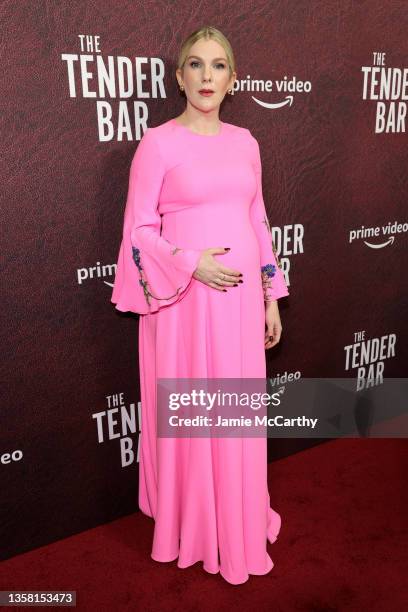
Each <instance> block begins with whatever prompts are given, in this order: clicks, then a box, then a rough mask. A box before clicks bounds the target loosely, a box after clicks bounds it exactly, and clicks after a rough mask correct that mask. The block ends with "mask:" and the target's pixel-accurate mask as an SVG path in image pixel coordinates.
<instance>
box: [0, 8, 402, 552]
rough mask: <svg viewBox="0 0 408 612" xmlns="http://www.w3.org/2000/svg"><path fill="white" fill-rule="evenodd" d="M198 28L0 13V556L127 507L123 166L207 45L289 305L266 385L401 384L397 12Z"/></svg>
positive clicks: (218, 22) (204, 20)
mask: <svg viewBox="0 0 408 612" xmlns="http://www.w3.org/2000/svg"><path fill="white" fill-rule="evenodd" d="M192 8H193V10H192ZM196 8H197V10H195V8H194V3H193V4H191V2H185V1H182V2H176V3H169V4H168V5H166V3H162V2H154V1H149V2H145V1H141V0H140V1H136V2H135V1H130V0H129V1H124V0H120V1H118V2H115V3H112V2H108V1H106V0H100V1H98V2H97V3H95V2H90V1H88V0H84V1H83V2H80V3H60V2H41V3H38V2H31V3H30V2H17V3H10V2H6V3H5V5H4V7H3V9H2V18H3V39H2V40H3V44H2V48H1V54H2V71H1V79H2V96H1V106H2V120H3V121H2V125H3V129H2V149H3V155H2V158H3V163H2V181H1V182H2V201H3V206H2V227H3V241H2V270H3V284H2V287H3V291H2V309H1V311H2V318H3V324H2V344H1V346H2V353H3V376H2V392H3V393H2V396H3V399H2V405H1V446H0V455H1V465H0V469H1V476H2V486H1V491H2V516H1V538H0V541H1V549H2V551H1V556H2V558H7V557H10V556H12V555H15V554H17V553H20V552H23V551H26V550H30V549H33V548H35V547H37V546H40V545H43V544H46V543H48V542H52V541H55V540H57V539H60V538H64V537H66V536H68V535H70V534H73V533H77V532H80V531H82V530H85V529H87V528H90V527H93V526H96V525H98V524H102V523H105V522H107V521H111V520H113V519H115V518H117V517H119V516H121V515H126V514H128V513H131V512H134V511H135V510H137V508H138V506H137V491H138V443H139V435H140V425H141V424H140V420H139V412H140V390H139V366H138V316H137V315H132V314H121V313H119V312H118V311H117V310H115V307H114V305H113V304H112V303H111V302H110V297H111V292H112V286H113V280H114V276H115V264H116V261H117V256H118V250H119V245H120V240H121V232H122V223H123V212H124V206H125V201H126V194H127V188H128V176H129V169H130V163H131V160H132V157H133V154H134V152H135V149H136V147H137V145H138V142H139V140H140V138H141V136H142V135H143V133H144V131H145V129H146V127H147V126H156V125H159V124H161V123H163V122H164V121H166V120H168V119H169V118H171V117H175V116H176V115H178V114H180V113H181V112H182V110H183V109H184V107H185V98H184V97H183V95H182V94H181V93H180V92H179V88H178V84H177V81H176V78H175V70H176V58H177V55H178V51H179V46H180V44H181V42H182V40H183V39H184V38H185V37H186V36H187V35H188V34H189V33H190V32H192V31H193V30H195V29H197V28H199V27H200V26H202V25H205V24H211V25H215V26H216V27H218V28H219V29H221V30H222V31H223V32H224V33H225V34H226V36H227V37H228V38H229V39H230V41H231V43H232V46H233V49H234V52H235V55H236V62H237V73H238V80H237V82H236V88H235V95H234V96H226V99H225V101H224V103H223V107H222V111H221V119H222V120H223V121H225V122H229V123H233V124H237V125H241V126H243V127H247V128H249V129H250V130H251V132H252V133H253V134H254V136H255V137H256V138H257V139H258V142H259V144H260V148H261V155H262V162H263V193H264V199H265V203H266V207H267V211H268V216H269V219H270V221H271V225H272V226H273V227H272V229H273V238H274V242H275V245H276V248H277V251H278V253H279V256H280V260H281V262H282V266H283V268H284V271H285V274H286V278H287V282H288V284H289V289H290V296H289V297H288V298H284V299H282V300H280V302H279V305H280V311H281V318H282V324H283V336H282V340H281V342H280V344H279V345H278V346H277V347H276V348H274V349H272V350H270V351H268V352H267V359H268V377H270V379H271V381H272V383H276V384H281V383H283V382H286V381H287V380H291V379H297V378H300V377H334V376H337V377H343V376H344V377H349V376H359V377H365V376H367V375H373V374H376V373H381V375H382V376H385V377H393V376H394V377H397V376H400V377H401V376H404V375H406V363H407V360H408V348H407V346H408V342H407V335H406V331H407V323H406V319H407V312H408V304H407V274H406V270H407V263H408V262H407V230H408V223H407V214H406V210H407V184H408V178H407V177H408V173H407V168H408V149H407V121H408V118H407V99H408V57H407V54H408V38H407V32H406V23H407V21H406V3H405V2H404V1H403V0H401V1H400V2H398V1H394V2H392V3H387V2H385V3H384V2H383V1H382V0H371V1H370V2H368V1H366V2H364V1H362V2H358V3H356V2H349V1H344V2H340V3H339V2H338V1H337V0H324V1H323V0H322V1H317V2H309V1H307V0H301V1H299V0H288V1H287V2H274V1H269V0H268V1H267V0H265V1H259V0H258V1H257V0H255V1H253V2H251V3H250V4H248V3H247V2H243V1H242V0H238V1H237V0H236V1H235V2H225V3H222V4H221V5H220V4H216V5H214V3H212V2H204V3H200V5H199V7H198V5H197V7H196ZM220 9H222V10H220ZM379 346H383V347H384V346H385V347H389V348H390V350H383V351H379V350H378V347H379ZM163 350H165V349H163ZM367 355H369V358H367ZM271 442H272V440H270V441H269V443H270V445H271ZM308 442H309V444H310V441H308ZM314 442H315V441H314ZM302 448H305V440H290V441H289V440H283V439H278V440H273V444H272V445H271V446H270V449H269V450H270V457H269V459H270V460H273V459H274V458H276V457H282V456H284V455H285V454H288V453H289V452H295V451H298V450H300V449H302Z"/></svg>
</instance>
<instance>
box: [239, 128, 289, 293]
mask: <svg viewBox="0 0 408 612" xmlns="http://www.w3.org/2000/svg"><path fill="white" fill-rule="evenodd" d="M249 134H250V138H251V146H252V161H253V166H254V169H255V174H256V181H257V191H256V194H255V197H254V199H253V201H252V203H251V207H250V217H251V223H252V225H253V227H254V230H255V233H256V235H257V238H258V243H259V250H260V276H261V280H262V287H263V291H264V301H265V302H270V301H272V300H277V299H279V298H282V297H284V296H286V295H289V290H288V286H287V284H286V281H285V277H284V274H283V272H282V265H281V263H280V261H279V257H278V254H277V252H276V249H275V245H274V243H273V240H272V232H271V228H270V225H269V220H268V216H267V214H266V209H265V203H264V199H263V194H262V163H261V156H260V151H259V144H258V141H257V140H256V138H254V137H253V136H252V134H251V133H250V132H249Z"/></svg>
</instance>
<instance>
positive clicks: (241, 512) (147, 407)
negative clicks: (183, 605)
mask: <svg viewBox="0 0 408 612" xmlns="http://www.w3.org/2000/svg"><path fill="white" fill-rule="evenodd" d="M209 247H230V249H231V250H230V251H229V252H228V253H226V254H220V255H216V256H215V259H217V260H218V261H219V262H221V263H222V264H224V265H226V266H228V267H232V268H234V269H236V270H238V271H240V272H242V274H243V277H242V278H243V281H244V282H243V283H242V284H238V286H237V287H230V288H228V289H227V292H222V291H218V290H216V289H213V288H211V287H209V286H208V285H206V284H205V283H202V282H200V281H199V280H197V279H195V278H193V276H192V275H193V273H194V270H195V269H196V267H197V265H198V260H199V258H200V254H201V251H202V250H204V249H207V248H209ZM278 263H279V262H278V261H277V259H276V258H275V255H274V249H273V246H272V237H271V233H270V227H269V223H268V219H267V215H266V212H265V206H264V201H263V196H262V171H261V160H260V152H259V146H258V142H257V140H256V139H255V138H254V137H253V136H252V134H251V132H250V131H249V130H248V129H246V128H242V127H239V126H236V125H233V124H230V123H225V122H221V129H220V131H219V132H218V133H217V134H215V135H202V134H196V133H195V132H193V131H192V130H190V129H189V128H187V127H185V126H182V125H181V124H179V123H178V122H177V121H176V120H175V119H170V120H169V121H166V122H165V123H163V124H162V125H159V126H158V127H154V128H148V129H147V131H146V132H145V134H144V136H143V138H142V139H141V141H140V143H139V145H138V147H137V149H136V152H135V155H134V158H133V161H132V165H131V171H130V178H129V190H128V197H127V204H126V210H125V215H124V226H123V238H122V243H121V246H120V251H119V257H118V264H117V270H116V278H115V285H114V289H113V294H112V302H113V303H115V304H116V308H117V309H118V310H120V311H131V312H136V313H139V314H140V319H139V357H140V358H139V364H140V384H141V404H142V419H141V452H140V464H139V474H140V481H139V506H140V509H141V510H142V512H144V513H145V514H147V515H148V516H150V517H153V518H154V520H155V529H154V537H153V546H152V553H151V556H152V557H153V559H155V560H157V561H172V560H174V559H177V558H178V562H177V564H178V566H179V567H183V568H184V567H187V566H189V565H192V564H194V563H196V562H197V561H202V562H203V567H204V569H205V570H206V571H208V572H211V573H216V572H218V571H219V572H220V573H221V575H222V576H223V578H224V579H225V580H227V581H228V582H230V583H232V584H241V583H243V582H246V581H247V580H248V577H249V574H258V575H259V574H266V573H267V572H269V571H270V570H271V569H272V567H273V562H272V559H271V558H270V556H269V554H268V553H267V539H268V540H269V541H270V542H274V541H275V540H276V537H277V535H278V533H279V530H280V525H281V518H280V515H279V514H278V513H277V512H275V511H274V510H273V509H272V508H271V506H270V496H269V492H268V485H267V440H266V438H265V437H263V438H259V437H258V438H249V437H247V438H231V437H230V438H214V437H208V438H162V437H157V435H156V426H157V425H156V380H157V379H158V378H265V377H266V362H265V348H264V333H265V306H264V290H265V291H266V293H267V294H268V296H269V297H271V298H276V299H278V298H280V297H283V296H286V295H288V293H289V292H288V288H287V285H286V282H285V279H284V276H283V273H282V271H281V269H280V268H279V266H278ZM261 268H263V269H262V270H261Z"/></svg>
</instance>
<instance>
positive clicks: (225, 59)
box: [187, 55, 227, 62]
mask: <svg viewBox="0 0 408 612" xmlns="http://www.w3.org/2000/svg"><path fill="white" fill-rule="evenodd" d="M192 57H196V58H197V59H199V60H202V59H203V58H202V57H200V56H199V55H189V56H188V58H187V59H190V58H192ZM216 60H224V62H226V61H227V58H225V57H215V58H214V59H213V62H215V61H216Z"/></svg>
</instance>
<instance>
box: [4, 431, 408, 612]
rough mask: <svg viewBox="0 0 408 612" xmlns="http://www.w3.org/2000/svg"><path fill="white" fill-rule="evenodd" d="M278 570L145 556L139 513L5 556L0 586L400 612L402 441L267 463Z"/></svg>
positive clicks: (178, 602) (348, 442) (181, 602)
mask: <svg viewBox="0 0 408 612" xmlns="http://www.w3.org/2000/svg"><path fill="white" fill-rule="evenodd" d="M269 479H270V480H269V484H270V492H271V503H272V506H273V507H274V508H275V509H276V510H277V511H278V512H279V513H280V514H281V515H282V529H281V533H280V535H279V539H278V541H277V542H275V544H272V545H271V544H268V550H269V553H270V555H271V557H272V559H273V561H274V563H275V567H274V568H273V569H272V571H271V572H270V573H269V574H267V575H266V576H250V578H249V581H248V582H246V583H245V584H243V585H238V586H233V585H230V584H228V583H227V582H225V581H224V580H223V579H222V578H221V577H220V575H219V574H217V575H214V576H212V575H210V574H207V573H206V572H205V571H204V570H203V569H202V567H201V563H197V564H196V565H194V566H193V567H190V568H187V569H179V568H178V567H177V565H176V563H177V562H176V561H173V562H171V563H158V562H156V561H153V559H151V558H150V550H151V540H152V530H153V520H152V519H150V518H148V517H146V516H145V515H143V514H142V513H139V512H137V513H135V514H133V515H131V516H129V517H126V518H124V519H120V520H117V521H115V522H112V523H109V524H107V525H103V526H101V527H97V528H95V529H92V530H90V531H87V532H84V533H81V534H78V535H75V536H72V537H69V538H67V539H65V540H61V541H59V542H56V543H54V544H52V545H49V546H44V547H42V548H40V549H37V550H34V551H31V552H29V553H25V554H22V555H19V556H17V557H14V558H13V559H9V560H8V561H4V562H3V563H2V572H1V579H0V588H1V590H30V589H35V590H40V589H43V590H59V589H60V590H64V589H67V590H76V591H77V609H79V610H95V611H98V612H100V611H102V610H109V611H110V612H111V611H114V612H116V611H121V610H129V611H130V610H132V611H134V610H139V609H140V610H142V609H143V610H149V611H153V610H164V611H166V610H183V611H185V610H188V611H189V610H193V609H194V610H207V609H214V608H215V609H218V610H220V609H221V610H223V609H227V608H231V606H234V605H238V606H239V609H240V610H242V611H243V610H270V611H271V612H280V611H282V612H292V611H302V610H305V611H306V610H307V611H313V612H318V611H321V612H323V611H324V612H332V611H333V612H334V611H338V610H344V611H347V612H351V611H354V610H356V611H357V610H358V611H359V612H361V610H366V611H367V612H373V611H375V612H376V611H384V612H385V611H386V612H391V611H392V612H396V611H400V610H401V611H402V610H404V611H405V610H408V588H407V565H408V564H407V556H408V537H407V518H406V517H407V499H408V493H407V441H406V440H403V439H394V440H392V439H390V440H380V439H378V440H375V439H361V440H360V439H344V440H335V441H329V442H326V443H324V444H321V445H319V446H316V447H314V448H312V449H309V450H307V451H303V452H299V453H297V454H295V455H292V456H291V457H287V458H285V459H282V460H280V461H277V462H275V463H273V464H270V466H269Z"/></svg>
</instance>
